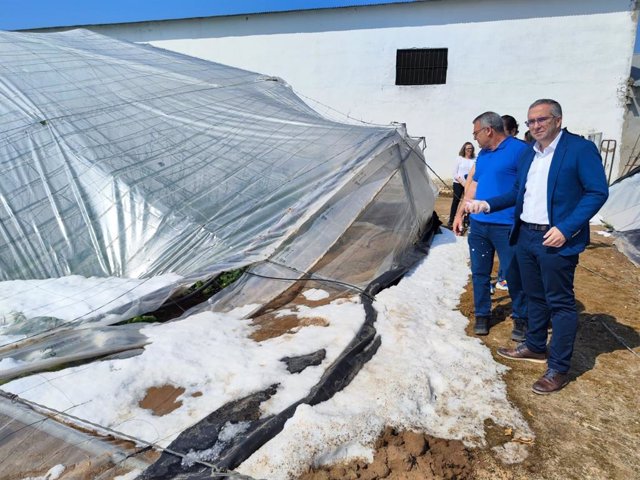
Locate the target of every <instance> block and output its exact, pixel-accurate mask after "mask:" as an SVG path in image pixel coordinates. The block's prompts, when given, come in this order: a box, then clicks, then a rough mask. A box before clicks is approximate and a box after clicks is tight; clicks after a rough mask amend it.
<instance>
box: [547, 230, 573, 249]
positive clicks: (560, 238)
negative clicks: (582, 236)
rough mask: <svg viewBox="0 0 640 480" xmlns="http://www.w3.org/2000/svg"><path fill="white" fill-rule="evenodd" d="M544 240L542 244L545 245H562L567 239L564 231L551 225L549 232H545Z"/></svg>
mask: <svg viewBox="0 0 640 480" xmlns="http://www.w3.org/2000/svg"><path fill="white" fill-rule="evenodd" d="M543 238H544V242H542V245H544V246H545V247H556V248H558V247H561V246H562V245H564V243H565V242H566V241H567V239H566V238H565V237H564V235H563V234H562V232H561V231H560V230H558V229H557V228H556V227H551V228H550V229H549V231H548V232H547V233H545V234H544V237H543Z"/></svg>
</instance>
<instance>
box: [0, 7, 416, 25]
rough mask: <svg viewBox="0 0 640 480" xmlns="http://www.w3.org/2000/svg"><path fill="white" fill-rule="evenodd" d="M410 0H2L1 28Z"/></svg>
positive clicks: (155, 18)
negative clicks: (98, 0)
mask: <svg viewBox="0 0 640 480" xmlns="http://www.w3.org/2000/svg"><path fill="white" fill-rule="evenodd" d="M410 1H413V0H352V1H346V0H342V1H341V0H304V1H293V0H102V1H100V2H97V1H95V0H21V1H20V0H0V30H19V29H26V28H39V27H59V26H72V25H88V24H96V23H119V22H138V21H144V20H165V19H169V18H189V17H206V16H211V15H234V14H242V13H255V12H264V11H283V10H296V9H302V8H322V7H336V6H349V5H371V4H379V3H404V2H410Z"/></svg>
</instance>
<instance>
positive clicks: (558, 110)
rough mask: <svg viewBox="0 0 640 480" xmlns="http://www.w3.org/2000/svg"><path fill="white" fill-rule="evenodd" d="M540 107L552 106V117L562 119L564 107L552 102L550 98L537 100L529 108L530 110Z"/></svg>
mask: <svg viewBox="0 0 640 480" xmlns="http://www.w3.org/2000/svg"><path fill="white" fill-rule="evenodd" d="M538 105H549V106H551V115H553V116H554V117H556V118H560V117H562V107H561V106H560V104H559V103H558V102H556V101H555V100H551V99H550V98H541V99H540V100H536V101H535V102H533V103H532V104H531V105H530V106H529V110H531V109H532V108H533V107H537V106H538Z"/></svg>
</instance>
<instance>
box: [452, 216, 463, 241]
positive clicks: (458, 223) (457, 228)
mask: <svg viewBox="0 0 640 480" xmlns="http://www.w3.org/2000/svg"><path fill="white" fill-rule="evenodd" d="M463 219H464V215H461V214H458V213H457V214H456V216H455V217H454V219H453V226H452V230H453V233H455V234H456V236H458V237H459V236H460V235H462V233H463V232H464V226H463V225H462V223H463Z"/></svg>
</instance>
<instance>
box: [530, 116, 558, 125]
mask: <svg viewBox="0 0 640 480" xmlns="http://www.w3.org/2000/svg"><path fill="white" fill-rule="evenodd" d="M552 118H555V117H554V116H553V115H552V116H550V117H538V118H532V119H530V120H527V121H526V122H524V124H525V125H526V126H527V127H533V126H534V125H535V124H536V123H537V124H538V125H542V124H543V123H547V122H548V121H549V120H551V119H552Z"/></svg>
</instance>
